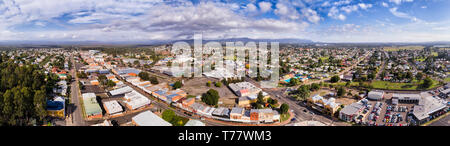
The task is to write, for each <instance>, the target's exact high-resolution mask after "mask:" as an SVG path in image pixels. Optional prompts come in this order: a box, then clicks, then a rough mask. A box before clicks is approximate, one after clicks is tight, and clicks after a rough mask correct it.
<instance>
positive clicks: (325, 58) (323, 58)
mask: <svg viewBox="0 0 450 146" xmlns="http://www.w3.org/2000/svg"><path fill="white" fill-rule="evenodd" d="M328 58H330V56H325V57H320V58H319V59H321V60H322V61H324V62H325V61H326V60H328Z"/></svg>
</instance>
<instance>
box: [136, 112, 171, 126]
mask: <svg viewBox="0 0 450 146" xmlns="http://www.w3.org/2000/svg"><path fill="white" fill-rule="evenodd" d="M131 122H132V123H133V124H134V125H136V126H172V124H170V123H169V122H167V121H165V120H163V119H162V118H161V117H159V116H157V115H155V114H154V113H153V112H151V111H145V112H142V113H140V114H138V115H136V116H134V117H133V118H132V119H131Z"/></svg>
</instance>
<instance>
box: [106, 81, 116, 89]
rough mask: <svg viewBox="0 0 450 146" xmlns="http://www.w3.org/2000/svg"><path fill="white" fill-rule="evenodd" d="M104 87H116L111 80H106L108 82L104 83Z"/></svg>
mask: <svg viewBox="0 0 450 146" xmlns="http://www.w3.org/2000/svg"><path fill="white" fill-rule="evenodd" d="M106 86H107V87H114V86H116V83H115V82H114V81H112V80H108V81H106Z"/></svg>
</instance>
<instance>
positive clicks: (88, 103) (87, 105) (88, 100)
mask: <svg viewBox="0 0 450 146" xmlns="http://www.w3.org/2000/svg"><path fill="white" fill-rule="evenodd" d="M82 97H83V105H84V111H85V113H86V116H87V117H88V118H101V117H102V116H103V115H102V109H101V108H100V105H99V104H98V102H97V99H96V95H95V93H84V94H82Z"/></svg>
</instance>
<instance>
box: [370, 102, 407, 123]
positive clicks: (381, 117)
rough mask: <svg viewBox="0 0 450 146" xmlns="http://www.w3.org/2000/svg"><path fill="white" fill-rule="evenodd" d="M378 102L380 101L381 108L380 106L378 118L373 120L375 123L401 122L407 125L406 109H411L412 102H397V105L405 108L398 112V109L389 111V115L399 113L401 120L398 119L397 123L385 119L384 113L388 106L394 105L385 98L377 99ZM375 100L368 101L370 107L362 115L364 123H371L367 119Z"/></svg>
mask: <svg viewBox="0 0 450 146" xmlns="http://www.w3.org/2000/svg"><path fill="white" fill-rule="evenodd" d="M379 102H380V103H382V105H381V108H380V114H379V115H378V118H377V119H376V121H375V124H376V125H387V124H401V125H407V122H406V114H407V111H408V110H410V109H411V107H412V106H413V105H412V104H398V105H397V106H398V107H400V106H405V107H406V108H407V110H406V111H404V112H400V111H393V110H391V111H390V115H394V114H400V115H401V117H402V121H399V122H398V123H387V122H386V120H385V117H386V116H387V115H386V111H387V108H388V106H391V108H393V107H394V106H393V105H391V104H390V103H389V102H386V100H384V101H379ZM376 103H377V101H369V104H370V105H371V108H369V110H368V112H367V113H366V114H365V116H364V121H366V123H371V122H370V120H369V116H370V114H371V113H372V111H373V110H374V108H376V107H375V105H376Z"/></svg>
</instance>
